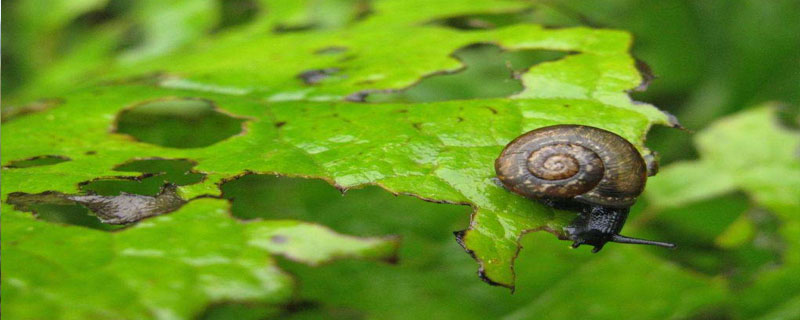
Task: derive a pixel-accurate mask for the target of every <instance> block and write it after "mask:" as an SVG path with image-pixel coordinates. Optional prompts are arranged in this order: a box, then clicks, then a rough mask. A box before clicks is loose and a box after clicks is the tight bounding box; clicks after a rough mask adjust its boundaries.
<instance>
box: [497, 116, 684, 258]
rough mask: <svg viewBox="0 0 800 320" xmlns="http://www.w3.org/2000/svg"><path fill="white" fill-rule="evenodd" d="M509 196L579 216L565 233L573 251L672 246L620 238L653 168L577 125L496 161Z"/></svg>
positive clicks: (626, 147)
mask: <svg viewBox="0 0 800 320" xmlns="http://www.w3.org/2000/svg"><path fill="white" fill-rule="evenodd" d="M495 171H496V172H497V176H498V178H499V179H500V181H501V182H502V183H503V185H504V186H505V187H506V188H508V189H509V190H511V191H513V192H515V193H517V194H520V195H522V196H525V197H527V198H531V199H535V200H538V201H540V202H542V203H544V204H546V205H549V206H552V207H555V208H558V209H568V210H574V211H578V212H579V216H578V218H577V219H576V220H575V221H574V222H573V223H572V224H571V225H570V226H569V227H567V228H566V232H567V235H568V237H569V239H570V240H573V247H578V246H580V245H581V244H588V245H592V246H594V250H593V251H594V252H597V251H599V250H600V249H601V248H602V247H603V245H605V243H606V242H609V241H610V242H621V243H637V244H650V245H658V246H664V247H674V246H675V245H674V244H670V243H663V242H656V241H649V240H642V239H635V238H628V237H625V236H621V235H619V232H620V230H621V229H622V226H623V225H624V224H625V220H626V219H627V216H628V212H629V211H630V207H631V206H632V205H633V204H634V203H635V202H636V198H637V197H638V196H639V195H640V194H641V193H642V191H643V190H644V186H645V183H646V181H647V176H648V173H650V174H651V175H652V174H654V171H655V162H650V163H649V165H648V162H647V161H646V160H645V158H644V157H642V155H641V154H640V153H639V152H638V151H637V150H636V147H634V146H633V145H632V144H631V143H630V142H628V141H627V140H625V138H622V137H620V136H618V135H617V134H615V133H613V132H610V131H606V130H603V129H599V128H594V127H589V126H581V125H555V126H549V127H543V128H539V129H536V130H533V131H530V132H528V133H526V134H524V135H522V136H520V137H518V138H516V139H514V140H513V141H511V142H510V143H509V144H508V145H507V146H506V147H505V149H503V152H502V153H501V154H500V156H499V157H498V158H497V160H496V161H495Z"/></svg>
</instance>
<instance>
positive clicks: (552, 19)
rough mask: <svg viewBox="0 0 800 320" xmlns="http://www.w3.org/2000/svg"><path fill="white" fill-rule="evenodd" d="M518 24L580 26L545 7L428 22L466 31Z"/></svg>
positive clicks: (578, 23) (556, 11)
mask: <svg viewBox="0 0 800 320" xmlns="http://www.w3.org/2000/svg"><path fill="white" fill-rule="evenodd" d="M520 23H536V24H540V25H545V26H557V27H568V26H578V25H581V22H580V21H579V20H576V19H574V18H572V17H570V16H568V15H565V14H563V13H561V12H560V11H558V10H555V9H554V8H550V7H547V6H537V7H536V8H527V9H523V10H518V11H511V12H500V13H476V14H467V15H461V16H454V17H446V18H441V19H436V20H433V21H431V22H428V24H430V25H438V26H443V27H449V28H454V29H458V30H467V31H469V30H486V29H495V28H502V27H506V26H510V25H514V24H520Z"/></svg>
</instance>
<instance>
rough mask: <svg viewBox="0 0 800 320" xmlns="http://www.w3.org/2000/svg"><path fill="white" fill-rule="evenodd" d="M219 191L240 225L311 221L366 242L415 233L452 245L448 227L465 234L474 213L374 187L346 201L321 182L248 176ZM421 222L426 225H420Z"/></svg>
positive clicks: (346, 197) (354, 193)
mask: <svg viewBox="0 0 800 320" xmlns="http://www.w3.org/2000/svg"><path fill="white" fill-rule="evenodd" d="M220 189H221V190H222V197H223V198H225V199H228V200H230V201H231V214H232V215H233V216H234V217H236V218H239V219H244V220H248V219H259V218H261V219H296V220H303V221H312V222H317V223H320V224H323V225H327V226H332V227H335V229H336V230H337V231H340V232H345V233H348V234H354V235H363V236H370V235H378V234H393V233H399V232H415V233H419V234H424V235H426V236H429V237H434V238H436V239H440V240H442V241H452V234H451V233H450V232H449V231H448V229H447V226H451V227H452V228H463V226H464V225H465V224H466V219H467V218H468V217H469V213H470V212H471V209H470V208H469V207H467V206H455V205H441V204H436V203H430V202H425V201H422V200H419V199H417V198H414V197H411V196H394V195H392V194H391V193H389V192H386V191H385V190H383V189H381V188H379V187H374V186H371V187H366V188H364V189H357V190H348V191H347V193H346V194H345V195H342V193H341V192H340V191H339V190H337V189H336V188H334V187H332V186H331V185H330V184H329V183H327V182H325V181H322V180H317V179H303V178H288V177H280V176H275V175H263V174H248V175H244V176H241V177H239V178H237V179H234V180H231V181H227V182H225V183H223V184H222V185H221V186H220ZM412 212H413V214H412ZM422 217H424V218H425V219H427V220H425V221H419V219H422ZM386 225H391V226H392V227H386ZM442 228H444V229H442ZM404 242H405V240H404Z"/></svg>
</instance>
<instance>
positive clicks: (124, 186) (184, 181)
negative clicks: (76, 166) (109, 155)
mask: <svg viewBox="0 0 800 320" xmlns="http://www.w3.org/2000/svg"><path fill="white" fill-rule="evenodd" d="M194 166H195V164H194V163H193V162H192V161H190V160H186V159H144V160H134V161H130V162H127V163H123V164H121V165H119V166H117V167H115V168H114V170H115V171H122V172H141V173H143V174H144V175H143V176H142V177H134V178H130V177H129V178H126V179H113V178H111V179H109V178H106V179H97V180H92V181H88V182H85V183H82V184H81V190H83V191H88V192H91V193H95V194H99V195H104V196H116V195H119V194H120V193H122V192H125V193H132V194H140V195H148V196H155V195H157V194H158V192H159V191H160V190H161V187H162V186H164V184H166V183H172V184H175V185H178V186H185V185H190V184H195V183H198V182H200V181H202V180H203V177H205V175H204V174H202V173H199V172H195V171H193V170H192V167H194Z"/></svg>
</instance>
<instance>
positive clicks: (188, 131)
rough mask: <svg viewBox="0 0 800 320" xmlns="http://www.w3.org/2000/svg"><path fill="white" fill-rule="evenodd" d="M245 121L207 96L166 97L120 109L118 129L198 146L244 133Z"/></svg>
mask: <svg viewBox="0 0 800 320" xmlns="http://www.w3.org/2000/svg"><path fill="white" fill-rule="evenodd" d="M243 122H244V120H243V119H239V118H235V117H232V116H230V115H228V114H225V113H222V112H219V111H218V110H216V109H215V108H214V105H213V103H211V102H210V101H207V100H201V99H189V98H186V99H165V100H158V101H151V102H145V103H142V104H139V105H136V106H134V107H132V108H130V109H126V110H123V111H122V112H120V113H119V115H118V117H117V126H116V127H117V128H116V132H117V133H124V134H129V135H131V136H133V137H134V138H136V139H137V140H139V141H143V142H148V143H152V144H156V145H160V146H164V147H172V148H199V147H206V146H209V145H212V144H214V143H217V142H220V141H222V140H225V139H227V138H229V137H232V136H234V135H237V134H239V133H241V132H242V131H243V128H242V123H243Z"/></svg>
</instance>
